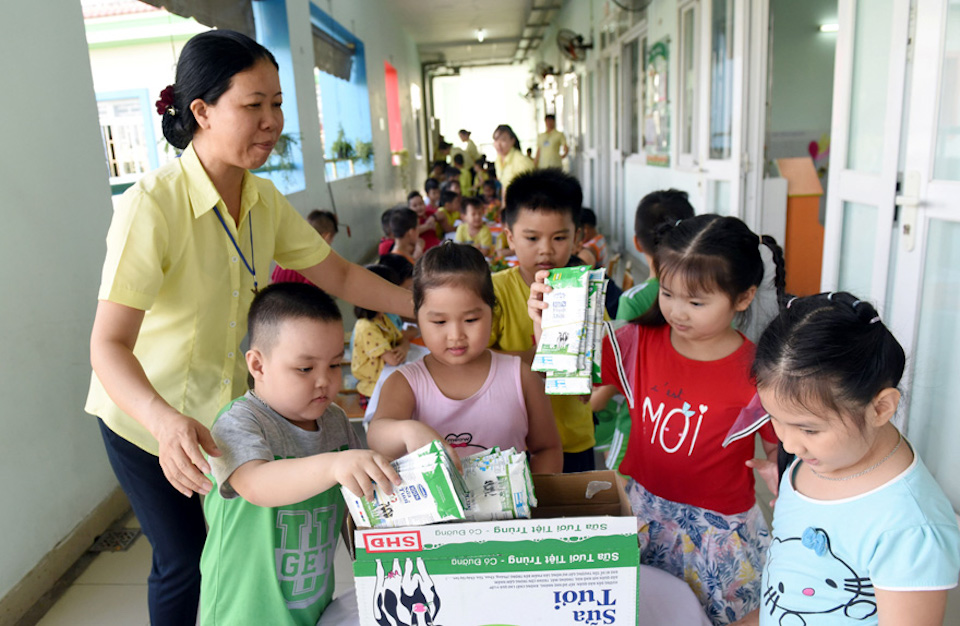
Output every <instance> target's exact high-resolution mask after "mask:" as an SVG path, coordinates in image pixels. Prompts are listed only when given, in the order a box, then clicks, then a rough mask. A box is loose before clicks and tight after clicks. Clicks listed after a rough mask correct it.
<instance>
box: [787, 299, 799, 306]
mask: <svg viewBox="0 0 960 626" xmlns="http://www.w3.org/2000/svg"><path fill="white" fill-rule="evenodd" d="M798 297H799V296H794V297H792V298H790V300H788V301H787V308H788V309H789V308H790V305H791V304H793V301H794V300H796V299H797V298H798Z"/></svg>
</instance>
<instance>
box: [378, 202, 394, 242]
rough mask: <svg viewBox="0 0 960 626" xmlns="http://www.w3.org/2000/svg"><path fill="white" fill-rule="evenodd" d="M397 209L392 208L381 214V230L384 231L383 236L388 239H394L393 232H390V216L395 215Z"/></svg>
mask: <svg viewBox="0 0 960 626" xmlns="http://www.w3.org/2000/svg"><path fill="white" fill-rule="evenodd" d="M396 208H397V207H390V208H389V209H387V210H386V211H384V212H383V213H381V214H380V228H382V229H383V234H384V235H385V236H387V237H392V236H393V235H392V234H391V233H392V231H391V230H390V215H391V214H393V211H394V210H395V209H396Z"/></svg>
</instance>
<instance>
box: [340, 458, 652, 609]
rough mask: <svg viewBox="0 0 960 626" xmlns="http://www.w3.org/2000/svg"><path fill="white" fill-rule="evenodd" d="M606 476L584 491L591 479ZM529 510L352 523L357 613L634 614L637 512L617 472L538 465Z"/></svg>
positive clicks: (349, 522)
mask: <svg viewBox="0 0 960 626" xmlns="http://www.w3.org/2000/svg"><path fill="white" fill-rule="evenodd" d="M596 481H600V482H606V483H609V484H610V486H609V487H608V488H606V489H602V490H600V491H598V492H597V493H596V494H594V495H593V497H592V498H590V499H587V498H586V492H587V486H588V484H589V483H591V482H596ZM533 482H534V490H535V492H536V496H537V500H538V506H537V507H536V508H534V509H533V519H522V520H504V521H492V522H454V523H446V524H433V525H430V526H411V527H405V528H388V529H357V528H355V527H354V525H353V521H352V519H350V518H348V519H347V525H346V530H347V532H346V533H345V534H346V535H347V537H345V538H346V539H347V546H348V548H349V549H350V554H351V556H352V557H353V558H354V576H355V578H356V587H357V603H358V608H359V612H360V623H361V624H363V625H370V626H379V625H380V624H391V625H395V626H401V625H406V626H412V625H413V624H418V625H424V624H444V625H453V624H456V625H457V626H464V625H469V624H473V625H477V626H480V625H487V624H497V625H511V624H516V625H520V624H522V625H523V626H529V625H531V624H568V623H574V624H575V623H583V624H636V623H637V589H638V579H637V577H638V572H639V561H640V554H639V547H638V544H637V524H636V518H635V517H634V516H633V514H632V512H631V510H630V503H629V501H628V500H627V497H626V493H625V492H624V490H623V485H622V484H621V482H620V479H619V477H618V476H617V474H616V472H612V471H597V472H582V473H578V474H538V475H535V476H534V477H533Z"/></svg>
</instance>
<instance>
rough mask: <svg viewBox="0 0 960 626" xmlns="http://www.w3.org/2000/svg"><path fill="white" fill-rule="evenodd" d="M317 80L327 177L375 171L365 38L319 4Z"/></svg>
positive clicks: (314, 14)
mask: <svg viewBox="0 0 960 626" xmlns="http://www.w3.org/2000/svg"><path fill="white" fill-rule="evenodd" d="M310 17H311V20H312V22H313V53H314V69H313V76H314V83H315V86H316V90H317V111H318V112H319V115H320V141H321V143H322V144H323V156H324V159H325V160H326V175H327V180H337V179H340V178H347V177H349V176H354V175H356V174H363V173H365V172H370V171H373V129H372V127H371V124H370V96H369V91H368V89H367V71H366V59H365V57H364V49H363V42H362V41H360V40H359V39H357V38H356V37H355V36H353V34H351V33H350V32H349V31H348V30H347V29H345V28H344V27H343V26H341V25H340V24H339V23H338V22H337V21H335V20H334V19H333V18H331V17H330V16H329V15H327V14H326V13H324V12H323V11H321V10H320V9H318V8H317V7H316V5H314V4H312V3H311V5H310Z"/></svg>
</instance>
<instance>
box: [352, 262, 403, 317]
mask: <svg viewBox="0 0 960 626" xmlns="http://www.w3.org/2000/svg"><path fill="white" fill-rule="evenodd" d="M366 269H367V270H369V271H371V272H373V273H374V274H376V275H377V276H379V277H380V278H382V279H384V280H386V281H389V282H391V283H393V284H394V285H399V284H400V282H401V281H400V279H399V278H398V277H397V273H396V272H394V271H393V270H392V269H391V268H389V267H387V266H386V265H380V264H379V263H374V264H373V265H367V266H366ZM353 313H354V314H355V315H356V316H357V319H364V320H372V319H373V318H375V317H376V316H377V315H379V314H380V313H379V311H371V310H370V309H364V308H362V307H359V306H355V307H353Z"/></svg>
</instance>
